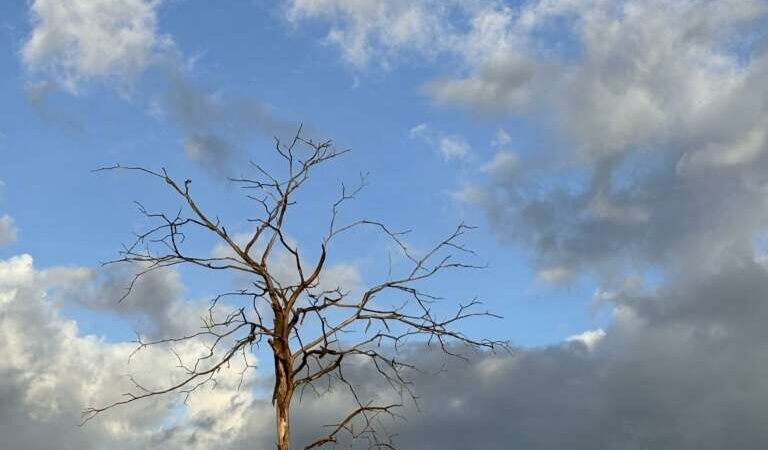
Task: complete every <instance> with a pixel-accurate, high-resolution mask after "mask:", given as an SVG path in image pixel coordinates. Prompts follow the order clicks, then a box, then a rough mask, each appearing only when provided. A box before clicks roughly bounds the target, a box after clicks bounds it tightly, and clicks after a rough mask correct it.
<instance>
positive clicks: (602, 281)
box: [0, 0, 768, 450]
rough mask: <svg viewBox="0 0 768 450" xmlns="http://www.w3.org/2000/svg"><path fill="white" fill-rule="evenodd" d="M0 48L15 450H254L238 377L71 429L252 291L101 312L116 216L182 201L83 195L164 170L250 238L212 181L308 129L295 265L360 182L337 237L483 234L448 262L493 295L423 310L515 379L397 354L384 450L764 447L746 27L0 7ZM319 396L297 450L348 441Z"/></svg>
mask: <svg viewBox="0 0 768 450" xmlns="http://www.w3.org/2000/svg"><path fill="white" fill-rule="evenodd" d="M0 23H1V24H2V34H1V36H2V38H1V39H0V77H1V79H2V82H0V182H1V183H0V354H3V355H6V356H5V357H4V358H2V359H0V435H2V436H3V438H4V439H6V436H9V437H8V442H7V444H8V445H10V446H11V447H10V448H13V449H16V448H19V449H23V450H27V449H29V450H37V449H40V450H42V449H44V448H49V443H50V442H59V443H61V448H66V449H76V450H98V449H102V448H115V449H120V450H135V449H151V450H160V449H163V450H165V449H170V450H175V449H181V448H184V449H185V450H189V449H192V450H211V449H215V448H221V446H223V445H226V446H227V448H232V449H246V448H249V449H250V448H259V446H260V445H261V446H262V447H264V448H267V447H270V446H271V445H272V442H273V441H272V440H271V439H272V438H271V436H272V435H271V434H270V433H271V427H272V420H273V419H272V418H273V415H272V414H273V411H272V409H271V405H270V404H269V401H268V399H266V398H265V397H264V395H263V394H264V392H268V390H269V381H270V378H269V376H270V375H269V370H268V369H269V365H270V363H269V362H264V360H265V359H266V360H267V361H268V360H269V356H270V355H266V354H256V355H251V356H253V357H255V358H257V359H259V360H260V361H261V363H262V364H261V365H260V368H259V369H257V370H256V371H254V372H253V373H250V372H249V375H248V379H247V380H246V381H247V383H246V385H247V386H248V387H249V388H250V389H239V387H238V386H239V385H238V378H237V376H236V374H233V373H226V374H222V375H221V379H220V385H219V387H218V388H217V389H216V390H210V389H209V390H203V391H201V392H199V393H196V395H195V396H193V397H192V398H191V399H190V402H189V404H188V405H181V404H180V402H179V398H178V397H168V398H162V399H160V398H158V399H154V400H151V401H148V402H146V403H144V404H143V405H142V406H141V407H140V408H121V409H119V410H116V411H114V412H113V413H110V414H109V415H108V416H107V417H105V418H104V419H103V420H99V421H94V422H93V423H92V424H89V426H88V427H85V428H77V427H74V426H73V424H74V423H76V422H77V421H78V420H79V418H80V415H79V414H80V411H81V410H82V408H83V407H85V406H90V405H93V404H103V403H105V402H109V401H110V400H114V398H116V396H117V395H118V394H117V391H121V392H122V391H124V390H129V389H131V385H130V382H129V381H128V379H127V378H126V376H125V374H126V373H129V372H130V373H133V374H135V375H137V376H141V377H144V378H142V379H143V380H148V381H149V382H158V383H161V382H163V381H168V380H173V379H174V377H175V376H178V370H176V369H178V368H175V367H174V361H173V358H170V359H169V358H168V354H167V353H162V352H160V353H156V352H151V351H150V352H146V353H142V354H141V355H140V356H139V357H138V358H137V359H136V360H135V361H134V362H132V363H131V365H126V360H127V355H128V354H129V353H130V351H131V350H132V349H133V346H132V344H130V343H126V342H125V341H126V340H130V339H132V337H133V334H132V332H133V330H134V329H135V328H139V329H142V330H144V332H145V333H146V334H147V335H150V336H152V335H154V336H163V335H166V334H170V333H173V332H181V330H186V329H189V327H190V326H191V324H194V323H196V321H197V320H198V318H199V316H200V314H201V312H202V311H204V308H205V305H206V301H207V300H208V299H210V298H211V296H213V295H215V294H216V293H218V292H219V291H220V290H222V289H226V288H229V287H231V286H232V285H233V284H236V283H238V282H242V279H238V278H236V277H234V278H232V277H226V276H218V275H213V276H210V274H204V273H201V272H199V271H193V270H188V269H179V270H170V271H163V272H157V273H155V274H154V275H153V276H152V277H148V279H147V280H146V282H145V283H143V284H141V285H140V286H138V287H137V289H136V291H135V292H134V293H133V294H132V296H131V297H129V298H128V299H127V300H126V301H125V302H123V303H117V299H118V298H119V297H120V296H121V294H122V293H123V290H122V289H123V287H124V286H125V284H126V282H127V281H128V279H129V273H128V272H127V271H125V270H122V271H121V269H120V268H115V267H113V266H109V267H101V265H100V264H101V262H103V261H108V260H110V259H113V258H115V257H116V256H117V255H118V251H119V250H120V244H121V243H126V242H129V241H130V240H131V237H132V233H135V232H139V231H141V230H143V229H146V227H147V226H148V225H149V223H148V222H147V221H146V220H144V219H142V217H141V215H140V214H139V213H138V211H137V209H136V206H135V204H134V201H139V202H141V203H142V204H143V205H145V206H146V207H147V208H148V209H151V210H166V211H174V210H175V208H176V207H177V206H178V202H177V199H175V198H173V196H172V195H170V193H169V191H168V189H167V187H166V186H164V185H163V183H162V182H153V180H151V179H148V178H146V177H141V176H139V175H138V174H135V173H126V172H101V173H94V172H93V170H94V169H97V168H99V167H103V166H109V165H112V164H116V163H120V164H124V165H141V166H145V167H148V168H153V169H159V168H161V167H165V168H167V169H168V171H169V172H170V174H171V175H173V176H175V177H177V178H178V179H181V180H183V179H185V178H189V179H191V180H193V182H192V189H193V192H194V195H195V196H196V198H197V200H198V201H199V203H200V204H201V205H204V207H205V208H207V209H209V210H210V211H212V212H213V214H214V215H217V216H219V217H220V218H221V219H222V221H223V222H224V223H225V224H226V227H227V229H228V230H229V231H230V232H231V233H232V234H233V235H236V234H240V233H247V232H248V231H250V230H251V229H252V224H251V223H249V222H248V219H249V218H251V217H252V216H253V215H254V214H255V205H254V204H253V203H252V202H248V201H247V200H246V199H244V197H243V195H242V194H243V193H242V192H240V191H239V190H238V189H237V188H236V187H235V186H234V185H233V184H232V183H231V182H228V181H226V178H227V177H228V176H239V175H241V174H242V175H247V173H248V172H247V170H248V168H249V164H248V161H249V160H251V161H255V162H257V163H259V164H264V165H266V166H270V167H274V165H275V163H276V159H275V156H274V153H273V152H271V151H270V150H271V147H272V145H273V141H272V139H273V137H274V136H278V137H281V138H283V139H285V138H287V137H290V136H291V135H292V133H294V132H295V130H296V129H297V128H298V125H299V123H302V124H303V135H304V136H305V137H308V138H313V139H316V140H320V139H333V141H334V142H335V144H336V146H337V147H338V148H343V149H345V148H350V149H352V152H350V153H349V154H347V155H345V156H344V157H343V158H341V159H339V160H336V161H333V162H332V163H330V164H328V165H327V166H325V167H324V168H323V169H322V170H321V171H319V172H317V173H316V174H314V175H313V178H312V179H311V182H310V184H308V185H307V189H306V190H305V191H304V192H303V193H302V194H301V195H300V196H299V197H298V201H299V204H298V207H297V209H296V215H295V216H294V220H295V221H294V222H292V223H293V225H292V226H291V228H290V235H291V238H292V239H295V240H296V242H298V244H299V246H300V247H301V248H302V249H303V250H304V249H305V250H306V252H307V253H306V254H307V255H316V254H317V242H318V237H319V236H321V235H322V234H323V232H324V231H325V230H326V226H327V218H328V214H329V207H330V204H331V202H333V200H334V198H335V197H334V196H335V195H336V194H337V193H338V192H339V187H340V183H341V182H342V181H343V182H346V183H347V185H350V184H353V183H354V182H355V181H356V180H357V179H358V175H359V174H360V173H369V174H370V175H369V183H370V184H369V186H368V187H367V188H366V189H365V190H364V191H363V192H362V193H361V194H360V196H359V197H358V198H357V199H356V201H355V202H353V203H351V204H349V205H347V208H346V209H345V211H344V215H343V218H344V219H352V218H354V217H361V216H362V217H368V218H375V219H380V220H382V221H385V222H386V223H388V224H390V225H391V226H392V228H394V229H411V230H412V232H411V233H410V234H408V235H407V238H406V239H407V243H408V245H409V246H412V248H414V249H416V250H417V251H418V250H421V249H425V248H428V246H429V244H430V243H432V242H433V241H434V240H435V239H439V238H441V237H443V236H444V235H445V234H447V233H449V232H450V231H452V229H453V227H454V226H455V225H456V224H457V223H460V222H466V223H468V224H471V225H475V226H477V227H478V229H477V230H476V231H475V232H473V233H471V234H470V235H469V236H468V237H467V239H466V243H467V244H468V246H469V247H471V248H473V249H474V250H475V251H476V252H477V255H478V256H477V257H476V259H472V260H471V261H472V262H475V263H479V264H484V263H487V265H488V267H487V268H486V269H484V270H479V271H464V272H461V273H457V274H449V275H447V276H444V277H441V278H439V279H437V280H435V282H434V283H431V284H430V286H429V287H430V288H434V290H435V291H436V293H438V294H441V295H443V296H445V297H447V298H450V299H454V300H467V299H469V298H472V297H473V296H475V295H476V296H478V297H479V298H480V299H481V300H482V301H483V302H484V303H485V306H486V307H487V308H488V309H489V310H491V311H493V312H495V313H497V314H500V315H502V316H503V319H499V320H483V321H471V322H467V323H465V324H464V325H462V330H463V331H466V332H467V333H468V334H470V335H473V336H481V337H488V338H492V339H503V340H510V341H511V342H512V344H513V345H514V346H515V352H512V353H511V354H490V353H481V354H478V355H474V356H473V357H472V359H471V361H470V362H469V363H461V362H458V361H451V362H449V363H448V366H447V368H448V369H449V370H446V371H445V372H443V371H442V370H441V369H442V368H443V364H444V363H445V361H444V360H443V359H441V357H440V355H438V354H435V353H433V352H430V351H429V350H426V349H425V350H424V351H422V352H415V353H412V354H408V355H407V357H409V358H415V359H418V360H419V363H420V364H423V365H424V367H425V368H426V369H428V370H427V372H426V373H428V374H429V375H425V376H421V377H419V379H418V380H416V381H417V383H416V386H417V388H418V389H417V391H418V392H419V394H420V395H421V398H422V404H421V405H420V406H421V410H420V412H419V411H416V410H415V409H414V408H411V407H407V408H406V409H407V412H408V414H407V415H408V417H409V421H408V422H403V423H400V422H397V423H394V424H392V429H393V430H394V431H395V432H396V433H397V434H398V435H399V439H401V441H400V442H401V443H402V444H403V448H413V449H415V450H431V449H434V448H441V449H447V450H454V449H456V450H458V449H462V450H463V449H467V448H478V449H484V450H502V449H504V450H506V449H508V448H513V447H514V448H521V449H526V450H539V449H541V450H550V449H552V450H554V449H562V448H574V449H576V448H578V449H581V448H585V449H586V448H589V449H595V448H600V449H611V450H613V449H615V450H632V449H638V448H647V449H663V448H675V449H683V450H687V449H696V450H721V449H724V448H733V449H750V450H751V449H764V448H766V445H768V434H766V433H765V431H764V430H763V428H764V427H763V426H762V424H764V423H765V420H768V415H766V409H765V405H766V404H768V386H766V383H765V377H764V373H765V371H766V370H768V335H766V333H765V327H764V324H765V322H766V320H768V307H766V305H768V303H766V299H765V298H764V297H765V292H768V257H766V248H765V245H764V240H765V236H766V232H767V231H768V195H766V194H768V192H767V190H768V187H766V186H768V184H766V180H768V177H767V176H766V174H768V81H766V80H768V39H766V37H767V36H766V30H768V26H766V25H768V3H766V2H765V0H581V1H574V0H523V1H505V0H281V1H279V2H271V1H263V0H252V1H246V0H233V1H228V2H205V1H201V0H29V1H15V2H2V3H1V4H0ZM190 246H191V247H190V248H193V249H195V250H197V251H199V252H201V253H203V254H210V253H212V252H214V253H215V252H216V251H218V250H217V249H216V247H215V246H216V242H215V241H214V240H210V239H205V238H199V239H198V238H196V239H193V240H192V242H191V243H190ZM391 252H392V245H391V244H389V243H387V242H385V241H384V240H381V239H378V238H376V237H375V236H374V234H373V233H369V232H360V233H356V234H352V235H350V236H349V238H348V239H346V240H342V241H340V242H339V243H338V245H337V246H336V247H334V248H333V249H332V253H331V256H330V261H329V262H330V266H329V275H328V276H329V278H330V279H332V280H335V281H338V282H340V283H344V284H346V285H347V286H351V287H354V288H356V289H360V288H361V287H363V286H366V285H368V284H370V283H373V282H375V281H377V280H378V279H379V278H381V276H382V275H383V274H385V271H386V268H387V262H388V254H390V253H391ZM396 264H397V263H396ZM123 269H125V268H123ZM202 275H204V276H202ZM439 308H441V307H439ZM179 351H180V352H181V353H182V354H194V352H195V351H199V348H197V347H194V346H193V345H191V344H190V346H188V347H184V346H181V347H180V348H179ZM265 357H266V358H265ZM433 369H434V370H433ZM356 376H359V377H360V380H361V381H360V386H361V388H362V389H363V390H365V391H366V392H372V393H381V392H384V391H385V389H382V385H381V384H377V383H376V381H374V380H373V379H369V378H368V377H367V376H366V372H364V371H363V370H362V369H360V371H359V373H357V372H356ZM116 387H118V388H119V389H116ZM387 392H388V391H387ZM381 395H386V394H381ZM330 397H331V398H330V399H328V398H325V399H323V398H321V399H315V398H308V399H304V400H302V403H301V408H297V412H296V414H297V421H296V427H295V437H296V441H297V442H298V441H303V440H307V439H309V437H311V436H312V432H313V430H316V429H318V427H319V426H320V425H322V424H323V423H324V422H323V420H326V418H327V417H329V416H331V415H334V414H335V415H336V416H341V417H343V414H342V413H343V411H344V410H345V409H344V408H345V407H347V406H349V405H348V404H346V403H344V400H342V399H338V398H336V397H335V396H334V395H331V396H330ZM7 405H12V406H7Z"/></svg>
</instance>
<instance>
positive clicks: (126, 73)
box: [21, 0, 171, 92]
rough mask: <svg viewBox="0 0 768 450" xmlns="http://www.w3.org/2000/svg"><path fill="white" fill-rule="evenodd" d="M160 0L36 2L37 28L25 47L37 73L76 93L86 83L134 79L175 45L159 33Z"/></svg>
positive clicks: (25, 58)
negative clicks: (49, 77)
mask: <svg viewBox="0 0 768 450" xmlns="http://www.w3.org/2000/svg"><path fill="white" fill-rule="evenodd" d="M160 3H161V2H160V0H34V1H32V2H31V5H30V14H31V16H32V31H31V33H30V35H29V37H28V39H27V40H26V42H25V43H24V46H23V47H22V49H21V57H22V60H23V62H24V64H25V66H26V67H27V69H28V70H29V71H31V72H32V73H44V74H47V75H50V76H51V77H52V78H53V79H54V80H56V81H57V82H59V83H61V84H62V85H63V86H64V87H65V88H66V89H68V90H69V91H71V92H76V91H77V89H78V86H79V84H80V83H81V82H82V81H87V80H91V79H116V80H118V81H119V82H122V83H130V81H132V79H134V78H135V77H136V76H137V75H139V74H140V73H142V72H143V71H144V69H146V68H147V66H148V65H149V64H150V63H151V62H152V58H153V57H154V55H155V54H156V52H158V51H160V50H161V49H163V48H164V47H165V48H167V47H168V46H170V45H171V41H170V38H168V37H166V36H163V35H160V34H158V32H157V8H158V7H159V5H160Z"/></svg>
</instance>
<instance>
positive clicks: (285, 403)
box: [271, 308, 293, 450]
mask: <svg viewBox="0 0 768 450" xmlns="http://www.w3.org/2000/svg"><path fill="white" fill-rule="evenodd" d="M274 311H275V336H276V337H275V339H274V340H273V341H272V342H271V345H272V351H273V353H274V356H275V390H274V393H273V395H272V403H273V405H274V406H275V441H276V444H277V450H291V427H290V422H291V417H290V410H291V398H292V397H293V376H292V372H293V358H292V355H291V348H290V345H289V343H288V342H289V340H288V327H287V324H286V319H285V315H284V314H283V312H282V311H280V310H279V309H278V308H275V309H274Z"/></svg>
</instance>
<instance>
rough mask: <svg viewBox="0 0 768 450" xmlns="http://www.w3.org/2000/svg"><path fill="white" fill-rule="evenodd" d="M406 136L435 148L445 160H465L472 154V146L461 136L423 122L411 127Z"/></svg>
mask: <svg viewBox="0 0 768 450" xmlns="http://www.w3.org/2000/svg"><path fill="white" fill-rule="evenodd" d="M408 136H409V137H410V138H411V139H416V140H419V141H421V142H424V143H425V144H427V145H429V146H430V147H432V148H434V149H436V150H437V151H438V152H439V153H440V155H441V156H442V158H443V160H445V161H451V160H465V159H467V158H469V157H470V156H472V147H471V146H470V145H469V143H467V141H466V140H465V139H464V138H463V137H461V136H456V135H452V134H446V133H443V132H442V131H440V130H436V129H434V128H433V127H431V126H429V125H427V124H425V123H422V124H419V125H416V126H415V127H413V128H411V130H410V131H409V132H408Z"/></svg>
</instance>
